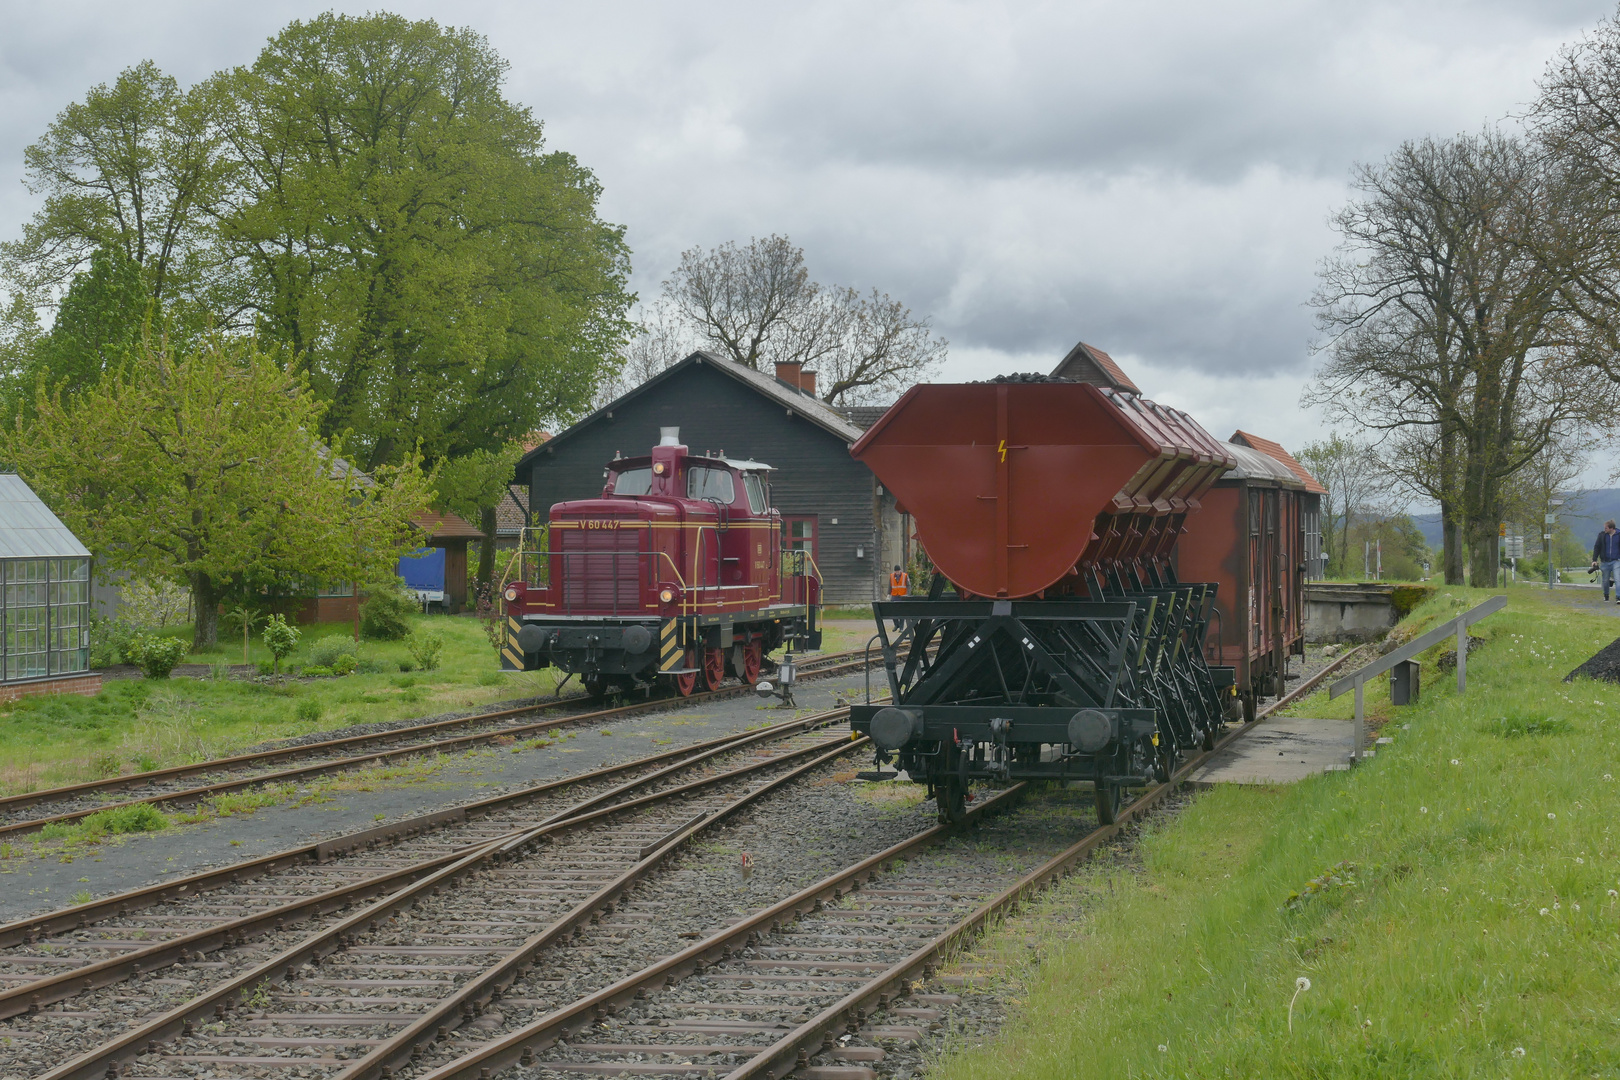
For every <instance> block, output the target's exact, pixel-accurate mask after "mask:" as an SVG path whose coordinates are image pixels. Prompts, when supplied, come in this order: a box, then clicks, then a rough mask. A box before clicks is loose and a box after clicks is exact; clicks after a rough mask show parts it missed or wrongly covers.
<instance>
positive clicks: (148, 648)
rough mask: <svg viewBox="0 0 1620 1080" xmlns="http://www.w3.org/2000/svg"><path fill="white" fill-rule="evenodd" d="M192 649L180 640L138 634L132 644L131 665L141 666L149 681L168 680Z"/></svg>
mask: <svg viewBox="0 0 1620 1080" xmlns="http://www.w3.org/2000/svg"><path fill="white" fill-rule="evenodd" d="M189 651H190V647H189V646H188V645H187V644H186V643H185V642H184V641H181V640H180V639H179V638H172V637H164V636H162V635H159V634H137V635H136V636H135V638H134V640H133V641H132V642H131V644H130V649H129V655H130V656H131V657H132V659H131V661H130V662H131V663H135V664H139V665H140V666H141V671H142V672H144V673H145V675H146V677H147V678H148V679H167V678H168V677H169V675H170V674H171V673H172V672H173V671H174V669H175V667H176V666H177V665H178V664H179V663H180V661H182V660H184V659H185V658H186V653H187V652H189Z"/></svg>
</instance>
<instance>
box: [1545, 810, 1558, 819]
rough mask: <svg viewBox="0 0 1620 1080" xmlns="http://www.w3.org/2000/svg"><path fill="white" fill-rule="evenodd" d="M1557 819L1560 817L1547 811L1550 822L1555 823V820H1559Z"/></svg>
mask: <svg viewBox="0 0 1620 1080" xmlns="http://www.w3.org/2000/svg"><path fill="white" fill-rule="evenodd" d="M1557 817H1558V815H1557V814H1555V813H1553V812H1552V811H1551V810H1549V811H1547V820H1548V821H1554V820H1556V819H1557Z"/></svg>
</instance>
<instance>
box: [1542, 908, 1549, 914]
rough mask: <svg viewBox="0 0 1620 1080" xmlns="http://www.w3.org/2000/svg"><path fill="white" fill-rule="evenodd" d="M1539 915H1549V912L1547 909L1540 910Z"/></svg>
mask: <svg viewBox="0 0 1620 1080" xmlns="http://www.w3.org/2000/svg"><path fill="white" fill-rule="evenodd" d="M1541 913H1542V914H1543V915H1549V914H1551V912H1549V911H1548V910H1547V909H1546V908H1542V909H1541Z"/></svg>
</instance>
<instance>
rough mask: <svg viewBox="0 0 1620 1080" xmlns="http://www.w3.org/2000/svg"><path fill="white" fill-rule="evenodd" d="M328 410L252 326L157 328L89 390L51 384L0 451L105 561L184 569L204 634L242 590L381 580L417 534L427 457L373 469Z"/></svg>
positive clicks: (0, 440)
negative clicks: (327, 421) (234, 332)
mask: <svg viewBox="0 0 1620 1080" xmlns="http://www.w3.org/2000/svg"><path fill="white" fill-rule="evenodd" d="M320 419H321V406H320V404H319V403H318V402H317V401H316V400H315V397H314V395H313V394H312V393H311V392H310V390H309V388H308V386H307V385H305V383H304V382H303V381H302V380H301V379H300V378H299V377H297V376H296V375H293V374H290V373H288V372H287V371H286V370H285V369H284V368H283V367H282V366H281V365H280V364H279V363H277V362H276V358H275V357H274V356H273V355H271V354H269V353H266V352H264V351H262V350H261V349H260V348H259V346H258V345H257V343H255V342H253V341H251V340H246V339H232V338H226V337H222V336H219V335H214V336H211V337H209V338H207V339H205V340H203V341H202V342H201V343H200V344H199V345H198V346H197V347H195V348H194V349H191V350H189V351H185V352H179V351H176V350H174V349H172V348H170V347H169V346H168V345H166V344H165V343H158V342H147V343H144V344H143V347H142V350H141V352H140V354H139V356H138V357H137V358H136V360H134V361H133V362H131V363H130V364H128V365H127V366H125V367H124V368H122V369H120V370H118V371H116V372H113V373H110V374H109V375H108V376H107V377H105V378H103V379H102V381H101V382H100V383H98V384H97V385H95V386H93V387H90V388H88V389H86V390H84V391H83V392H81V393H80V394H79V395H77V396H76V397H71V398H70V397H64V396H63V395H62V394H61V393H59V392H58V393H55V394H46V393H44V392H41V393H40V394H38V396H37V397H36V399H35V415H34V416H32V417H24V418H19V419H18V420H17V421H16V422H15V423H14V424H13V425H12V426H11V427H10V428H9V429H7V430H6V431H5V432H4V435H3V437H0V453H4V455H5V456H6V457H7V458H9V460H11V461H12V462H14V463H15V464H16V467H17V470H18V472H19V473H21V474H22V475H23V477H24V478H25V479H26V480H27V481H28V483H30V484H31V485H32V486H33V487H34V488H35V490H37V491H38V492H39V493H40V495H41V497H43V498H44V499H46V501H47V502H48V503H49V504H50V505H51V506H52V508H53V509H55V510H56V512H57V513H58V514H59V515H60V516H61V517H62V518H63V520H64V521H65V522H66V523H67V524H68V525H69V527H70V528H72V529H73V530H74V531H75V532H77V533H78V534H79V535H80V536H81V537H84V538H85V539H86V540H87V542H88V543H89V546H90V547H91V549H92V550H94V551H95V553H96V555H97V559H98V561H99V562H100V564H101V565H102V566H104V567H108V568H111V569H114V570H120V569H122V570H130V571H135V572H138V573H140V574H143V575H147V576H150V575H153V574H166V575H170V576H172V577H174V578H176V579H179V580H184V581H185V582H186V583H187V585H188V586H189V587H190V589H191V593H192V597H193V599H194V601H195V609H196V613H197V623H196V631H195V644H196V645H197V646H198V647H201V646H205V645H212V644H213V643H214V642H215V641H216V640H217V639H218V627H219V605H220V602H221V600H222V599H224V598H225V597H226V596H227V594H230V593H232V592H234V593H237V594H243V593H252V592H257V591H259V590H261V589H262V588H263V587H264V586H265V585H267V584H268V583H270V582H272V581H274V580H277V579H278V578H284V577H291V576H294V575H306V576H308V577H313V578H315V579H317V580H323V581H368V580H375V579H377V578H378V577H381V576H383V575H384V574H386V573H391V572H392V568H393V564H394V562H395V560H396V559H397V558H398V555H399V552H401V551H402V550H405V549H406V548H408V547H410V546H411V545H412V543H413V542H414V541H413V536H412V533H413V529H414V527H413V526H412V524H411V517H412V515H413V514H417V513H419V512H420V511H421V510H422V509H423V508H424V507H425V505H426V503H427V482H426V480H425V478H424V477H423V476H422V474H421V471H420V469H419V468H418V467H417V464H416V461H415V459H408V460H407V461H406V463H405V464H404V465H402V466H397V467H387V468H383V469H379V470H377V471H376V472H375V473H374V474H373V475H372V476H369V477H368V476H365V475H364V474H361V473H359V472H358V471H357V470H355V469H353V468H351V467H350V466H349V465H348V463H347V462H346V461H344V460H343V458H342V456H341V454H342V446H341V445H338V444H334V445H332V446H331V447H327V446H324V445H322V444H321V443H320V442H319V441H318V440H317V439H315V438H314V436H313V435H312V434H311V433H312V432H314V431H315V430H317V428H318V426H319V423H320Z"/></svg>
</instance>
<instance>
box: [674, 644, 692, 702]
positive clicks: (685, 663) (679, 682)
mask: <svg viewBox="0 0 1620 1080" xmlns="http://www.w3.org/2000/svg"><path fill="white" fill-rule="evenodd" d="M697 663H698V658H697V650H696V649H693V648H691V647H688V648H687V650H686V652H684V653H682V654H681V667H683V668H686V669H687V670H686V671H685V672H684V673H683V674H680V675H675V676H673V678H674V680H675V693H676V694H678V695H680V696H681V697H691V696H692V691H694V690H696V689H697V677H698V673H697Z"/></svg>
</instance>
